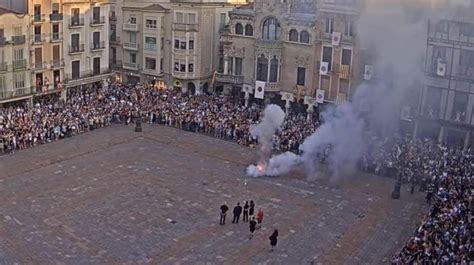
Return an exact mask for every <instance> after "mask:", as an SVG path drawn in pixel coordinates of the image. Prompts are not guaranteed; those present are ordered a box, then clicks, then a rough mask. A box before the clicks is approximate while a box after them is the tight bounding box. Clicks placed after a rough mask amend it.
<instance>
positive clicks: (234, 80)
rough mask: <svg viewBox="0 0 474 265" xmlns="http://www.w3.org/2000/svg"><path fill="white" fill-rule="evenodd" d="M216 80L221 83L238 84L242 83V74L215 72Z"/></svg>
mask: <svg viewBox="0 0 474 265" xmlns="http://www.w3.org/2000/svg"><path fill="white" fill-rule="evenodd" d="M216 81H217V82H221V83H227V84H234V85H240V84H243V83H244V76H242V75H229V74H222V73H217V74H216Z"/></svg>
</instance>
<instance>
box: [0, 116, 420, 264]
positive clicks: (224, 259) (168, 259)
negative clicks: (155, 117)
mask: <svg viewBox="0 0 474 265" xmlns="http://www.w3.org/2000/svg"><path fill="white" fill-rule="evenodd" d="M255 159H256V154H255V150H254V149H249V148H245V147H241V146H238V145H236V144H234V143H231V142H226V141H221V140H217V139H214V138H211V137H207V136H203V135H198V134H192V133H186V132H183V131H180V130H176V129H173V128H166V127H161V126H158V125H153V126H145V127H144V132H143V133H135V132H133V127H130V126H129V127H127V126H119V125H116V126H112V127H109V128H106V129H100V130H98V131H95V132H91V133H87V134H83V135H80V136H76V137H73V138H70V139H66V140H62V141H60V142H56V143H52V144H48V145H44V146H39V147H36V148H33V149H29V150H26V151H21V152H18V153H15V154H14V155H11V156H10V155H8V156H2V157H0V174H1V175H0V202H1V205H0V264H15V263H19V264H86V263H89V264H90V263H92V264H111V263H114V264H116V263H129V264H137V263H150V264H258V263H260V264H281V263H284V264H344V263H345V264H381V263H388V261H389V259H390V256H391V255H392V254H393V253H394V252H395V251H396V250H397V249H399V248H400V247H401V246H402V245H403V243H404V242H405V241H406V240H407V239H408V236H409V235H410V234H411V233H412V231H413V229H414V227H415V224H416V222H417V220H419V218H420V216H421V215H422V213H423V212H425V211H426V208H425V206H424V205H423V203H422V202H423V199H422V194H419V193H415V195H410V194H408V193H407V191H406V188H404V189H403V190H402V199H401V200H392V199H390V192H391V190H392V188H393V184H394V183H393V181H392V180H390V179H387V178H383V177H374V176H365V175H364V176H362V175H360V176H355V177H354V179H353V180H352V181H350V182H346V183H344V184H342V185H341V186H340V187H337V188H334V187H330V186H327V185H325V184H323V183H318V182H308V181H305V180H302V179H301V178H296V177H292V176H285V177H277V178H258V179H249V180H248V185H245V184H244V183H245V177H244V171H245V167H246V165H247V164H249V163H251V162H254V161H255ZM246 199H253V200H255V202H256V204H257V208H259V207H262V208H263V209H264V211H265V214H266V215H265V219H264V224H263V227H262V228H261V229H258V230H257V232H256V235H255V237H254V238H253V239H252V240H250V241H249V240H248V226H247V225H246V224H242V223H239V224H232V223H231V221H230V220H227V224H226V225H224V226H220V225H219V223H218V222H219V214H218V211H219V210H218V208H219V206H220V205H221V204H222V203H223V202H224V201H226V202H227V204H228V205H229V207H230V208H231V209H232V208H233V206H234V205H235V203H236V202H237V201H240V202H242V201H244V200H246ZM228 219H231V216H228ZM274 228H278V229H279V232H280V236H279V242H278V246H277V248H276V250H275V251H274V252H270V251H269V241H268V236H269V235H270V234H271V232H272V230H273V229H274Z"/></svg>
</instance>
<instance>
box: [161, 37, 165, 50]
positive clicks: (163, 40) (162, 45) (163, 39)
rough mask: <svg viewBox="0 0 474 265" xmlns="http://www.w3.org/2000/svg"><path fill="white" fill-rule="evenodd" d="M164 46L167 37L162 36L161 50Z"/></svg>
mask: <svg viewBox="0 0 474 265" xmlns="http://www.w3.org/2000/svg"><path fill="white" fill-rule="evenodd" d="M164 46H165V38H163V37H161V39H160V50H163V48H164Z"/></svg>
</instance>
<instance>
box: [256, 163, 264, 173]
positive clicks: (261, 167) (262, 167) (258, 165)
mask: <svg viewBox="0 0 474 265" xmlns="http://www.w3.org/2000/svg"><path fill="white" fill-rule="evenodd" d="M264 170H265V166H264V165H262V164H257V171H258V172H263V171H264Z"/></svg>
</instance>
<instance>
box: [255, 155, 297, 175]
mask: <svg viewBox="0 0 474 265" xmlns="http://www.w3.org/2000/svg"><path fill="white" fill-rule="evenodd" d="M301 163H302V160H301V157H300V156H298V155H296V154H294V153H292V152H285V153H283V154H279V155H276V156H273V157H272V158H271V159H270V160H269V161H268V163H266V164H260V165H257V166H255V165H250V166H248V167H247V176H252V177H261V176H279V175H284V174H286V173H289V172H290V171H291V170H292V169H294V168H295V167H296V166H298V165H299V164H301Z"/></svg>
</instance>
